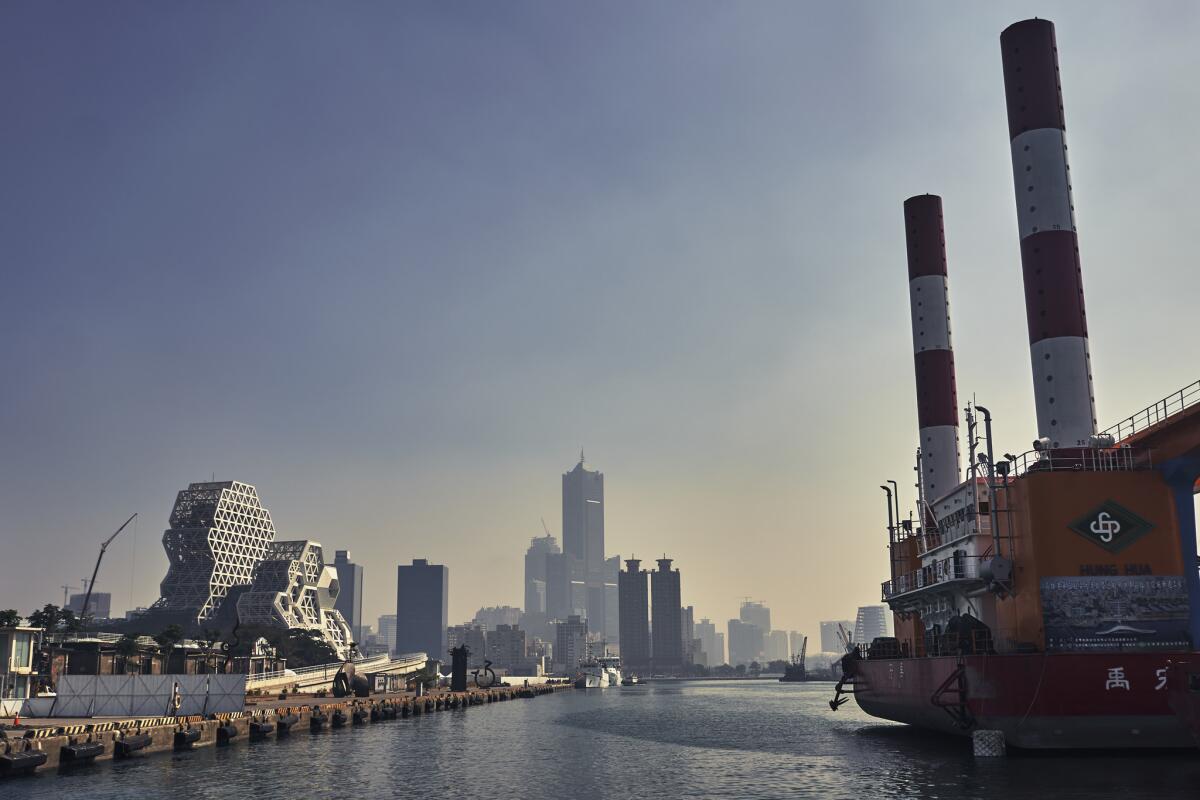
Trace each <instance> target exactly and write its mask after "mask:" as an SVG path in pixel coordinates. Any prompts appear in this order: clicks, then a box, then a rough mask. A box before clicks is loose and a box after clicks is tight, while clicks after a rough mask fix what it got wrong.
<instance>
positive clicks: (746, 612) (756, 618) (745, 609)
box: [738, 600, 771, 636]
mask: <svg viewBox="0 0 1200 800" xmlns="http://www.w3.org/2000/svg"><path fill="white" fill-rule="evenodd" d="M738 619H740V620H741V621H742V622H749V623H752V624H754V625H757V626H758V629H759V630H760V631H762V632H763V635H764V636H765V635H766V634H767V632H768V631H770V630H771V609H769V608H767V607H766V606H764V605H763V604H762V603H752V602H750V601H749V600H747V601H745V602H743V603H742V610H741V612H740V613H739V614H738Z"/></svg>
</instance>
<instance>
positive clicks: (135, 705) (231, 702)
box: [47, 675, 246, 717]
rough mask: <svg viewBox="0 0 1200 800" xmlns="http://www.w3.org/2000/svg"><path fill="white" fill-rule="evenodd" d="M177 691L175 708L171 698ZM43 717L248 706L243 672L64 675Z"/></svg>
mask: <svg viewBox="0 0 1200 800" xmlns="http://www.w3.org/2000/svg"><path fill="white" fill-rule="evenodd" d="M176 687H178V690H179V700H180V704H179V710H178V711H176V710H175V708H174V703H173V702H172V697H173V695H174V693H175V689H176ZM55 689H56V691H57V693H58V696H57V697H56V698H55V701H54V704H53V708H52V710H51V711H50V712H49V713H48V714H47V716H55V717H161V716H174V715H177V714H178V715H180V716H185V715H190V714H220V713H223V712H227V711H242V710H243V709H244V708H245V707H246V676H245V675H63V676H61V677H59V679H58V683H57V685H56V686H55Z"/></svg>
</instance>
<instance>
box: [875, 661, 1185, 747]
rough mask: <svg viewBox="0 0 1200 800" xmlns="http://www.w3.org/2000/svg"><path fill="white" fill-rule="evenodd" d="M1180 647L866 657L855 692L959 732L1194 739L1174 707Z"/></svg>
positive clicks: (900, 716)
mask: <svg viewBox="0 0 1200 800" xmlns="http://www.w3.org/2000/svg"><path fill="white" fill-rule="evenodd" d="M1181 655H1183V654H1181V653H1120V652H1116V653H1061V654H1059V653H1051V654H1044V653H1029V654H1006V655H984V656H966V657H964V658H963V659H962V660H961V662H960V660H959V659H958V658H956V657H954V656H946V657H932V658H898V659H872V660H859V661H857V662H856V663H855V664H854V667H853V677H854V696H855V699H856V700H857V701H858V705H859V707H861V708H862V710H863V711H865V712H867V713H868V714H870V715H872V716H875V717H880V718H883V719H889V720H894V721H896V722H904V723H908V724H910V725H915V726H918V727H922V728H928V729H933V730H938V731H944V732H946V733H952V734H959V735H969V734H970V732H971V731H972V730H980V729H983V730H987V729H991V730H1000V731H1003V732H1004V735H1005V739H1006V741H1007V742H1008V744H1010V745H1012V746H1014V747H1019V748H1028V749H1070V748H1081V749H1108V748H1119V749H1128V748H1190V747H1195V746H1196V743H1195V740H1194V739H1193V738H1192V735H1191V732H1190V731H1189V728H1188V726H1187V725H1186V724H1185V722H1184V721H1183V720H1182V719H1181V718H1180V716H1179V715H1177V714H1176V713H1175V712H1174V711H1173V710H1172V708H1171V703H1170V695H1171V692H1170V691H1169V690H1168V662H1169V661H1170V660H1178V659H1179V657H1180V656H1181ZM960 664H961V666H962V672H961V673H958V672H957V670H958V669H959V666H960ZM960 676H961V678H962V681H961V682H960V680H959V678H960ZM960 689H961V692H960ZM964 712H965V713H964Z"/></svg>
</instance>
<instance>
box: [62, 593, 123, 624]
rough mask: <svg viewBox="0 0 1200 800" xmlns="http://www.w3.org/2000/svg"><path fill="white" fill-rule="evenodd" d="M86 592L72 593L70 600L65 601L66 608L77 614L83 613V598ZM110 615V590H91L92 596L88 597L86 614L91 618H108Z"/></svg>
mask: <svg viewBox="0 0 1200 800" xmlns="http://www.w3.org/2000/svg"><path fill="white" fill-rule="evenodd" d="M85 597H87V595H86V594H73V595H71V600H70V602H69V603H67V610H68V611H74V612H75V615H76V616H78V615H80V614H82V613H83V599H84V598H85ZM111 615H112V593H111V592H92V596H91V597H90V598H88V616H89V617H91V618H92V619H93V620H97V619H110V618H111Z"/></svg>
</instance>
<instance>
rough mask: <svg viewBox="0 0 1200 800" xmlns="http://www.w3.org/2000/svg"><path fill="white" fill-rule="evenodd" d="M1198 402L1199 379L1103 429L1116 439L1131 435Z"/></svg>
mask: <svg viewBox="0 0 1200 800" xmlns="http://www.w3.org/2000/svg"><path fill="white" fill-rule="evenodd" d="M1197 403H1200V381H1196V382H1195V383H1191V384H1188V385H1187V386H1185V387H1183V388H1182V389H1180V390H1179V391H1178V392H1174V393H1173V394H1169V395H1167V396H1166V397H1164V398H1163V399H1162V400H1159V401H1158V402H1157V403H1155V404H1154V405H1152V406H1147V407H1146V408H1143V409H1142V410H1141V411H1139V412H1137V413H1136V414H1134V415H1133V416H1131V417H1126V418H1125V419H1123V420H1121V421H1120V422H1118V423H1117V424H1116V425H1113V426H1112V427H1111V428H1108V429H1106V430H1104V431H1103V433H1107V434H1110V435H1111V436H1112V437H1113V439H1115V440H1116V441H1118V442H1119V441H1121V440H1122V439H1124V438H1126V437H1128V436H1132V435H1133V434H1135V433H1137V432H1138V431H1144V430H1146V429H1147V428H1150V427H1153V426H1155V425H1157V424H1158V423H1160V422H1163V421H1165V420H1166V419H1167V418H1169V417H1173V416H1175V415H1176V414H1178V413H1179V412H1181V411H1184V410H1186V409H1188V408H1191V407H1192V406H1194V405H1196V404H1197Z"/></svg>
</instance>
